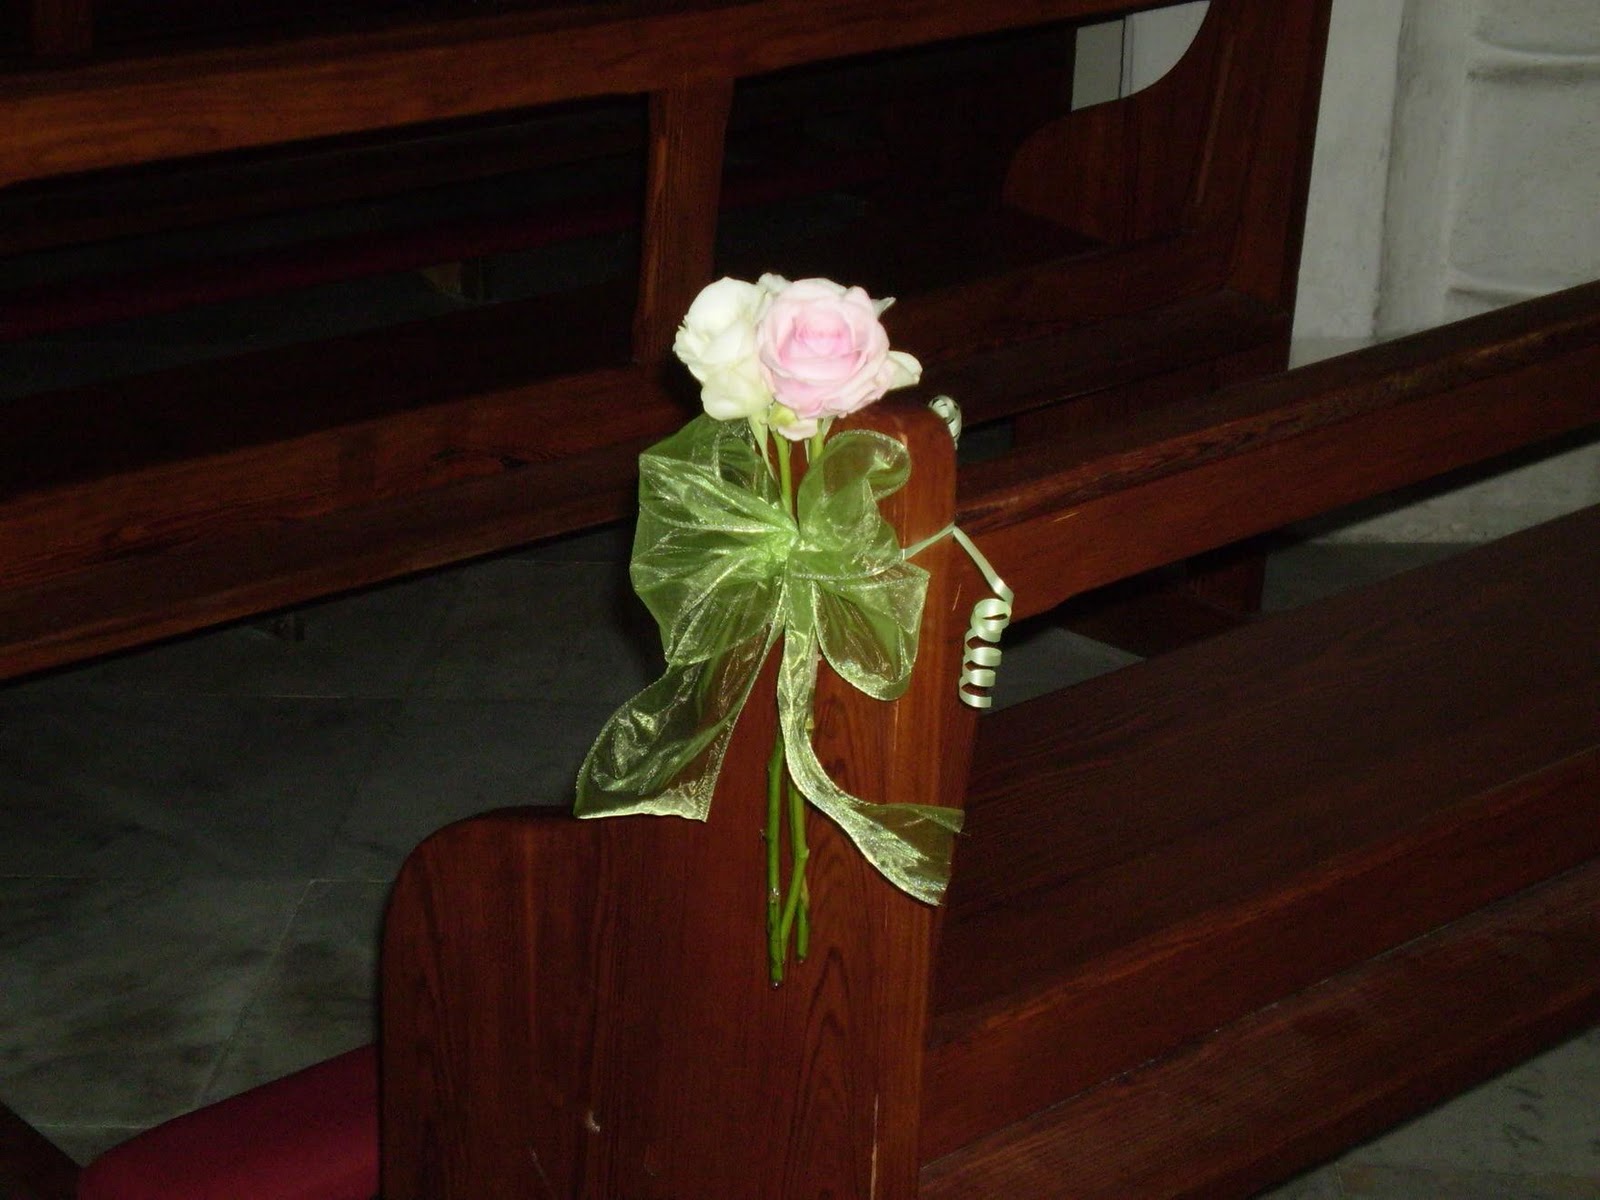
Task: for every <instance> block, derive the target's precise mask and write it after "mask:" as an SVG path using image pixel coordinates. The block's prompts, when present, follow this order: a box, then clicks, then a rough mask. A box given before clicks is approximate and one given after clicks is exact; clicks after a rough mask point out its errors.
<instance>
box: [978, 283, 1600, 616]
mask: <svg viewBox="0 0 1600 1200" xmlns="http://www.w3.org/2000/svg"><path fill="white" fill-rule="evenodd" d="M1597 378H1600V283H1594V284H1586V285H1583V286H1581V287H1576V288H1571V289H1568V290H1567V291H1564V292H1559V293H1557V294H1555V295H1552V296H1547V297H1544V298H1541V299H1538V300H1531V301H1527V302H1525V303H1523V304H1519V305H1515V306H1512V307H1510V308H1506V309H1501V310H1499V311H1498V312H1494V313H1490V314H1487V315H1485V316H1482V317H1477V318H1474V319H1471V320H1467V321H1460V322H1457V323H1455V324H1452V325H1448V326H1445V327H1442V328H1440V329H1436V330H1432V331H1429V332H1427V333H1422V334H1417V335H1415V336H1413V337H1409V338H1404V339H1401V340H1399V341H1395V342H1392V343H1390V344H1388V345H1387V346H1383V347H1379V348H1376V349H1374V350H1368V351H1364V352H1362V353H1360V354H1358V355H1350V356H1346V357H1344V358H1338V359H1331V360H1328V361H1326V362H1322V363H1318V364H1315V365H1313V366H1309V367H1303V368H1301V369H1299V370H1297V371H1291V372H1289V373H1287V374H1285V375H1279V376H1273V377H1271V378H1268V379H1264V380H1261V381H1258V382H1251V383H1244V384H1239V385H1236V386H1234V387H1231V388H1227V389H1225V390H1223V391H1221V392H1218V393H1216V394H1215V395H1214V396H1211V397H1208V398H1206V399H1203V400H1199V401H1196V402H1194V403H1192V404H1188V405H1184V406H1182V407H1175V408H1172V409H1166V410H1161V411H1159V412H1152V413H1150V414H1147V415H1146V416H1143V417H1139V418H1135V419H1132V420H1129V421H1125V422H1122V423H1119V424H1118V425H1116V426H1115V427H1113V428H1110V429H1108V430H1106V431H1105V432H1103V433H1100V434H1095V435H1090V436H1085V437H1083V438H1080V439H1074V440H1073V442H1071V443H1070V444H1046V445H1041V446H1038V447H1035V448H1030V449H1028V450H1026V451H1023V452H1020V453H1017V454H1013V455H1009V456H1006V457H1004V458H1001V459H997V460H994V461H992V462H987V463H980V464H976V465H975V466H973V467H972V468H970V469H969V470H968V471H966V472H965V473H964V474H963V477H962V481H961V482H962V486H961V493H960V499H959V504H958V511H959V519H960V522H961V524H962V526H963V528H965V529H966V530H967V531H968V532H969V533H971V534H972V535H973V536H974V537H976V538H978V540H979V542H980V543H981V544H982V546H983V547H984V550H985V553H987V554H988V555H989V557H990V558H991V559H992V560H993V561H994V563H995V565H996V566H997V567H998V568H999V570H1000V573H1001V574H1002V575H1003V576H1005V578H1006V580H1007V581H1008V582H1009V583H1010V584H1011V585H1012V587H1013V588H1014V589H1015V590H1016V592H1017V597H1018V615H1028V614H1032V613H1038V612H1042V611H1045V610H1047V609H1050V608H1053V607H1054V606H1055V605H1057V604H1058V603H1060V602H1061V601H1063V600H1065V599H1068V598H1069V597H1071V596H1074V595H1077V594H1079V593H1082V592H1085V591H1088V590H1090V589H1092V588H1095V587H1099V586H1101V585H1103V584H1106V583H1111V582H1114V581H1116V580H1119V579H1124V578H1127V577H1128V576H1131V575H1134V574H1137V573H1138V572H1140V571H1144V570H1148V569H1150V568H1152V567H1156V566H1159V565H1161V564H1163V563H1169V562H1174V561H1176V560H1178V559H1182V558H1186V557H1190V556H1192V555H1195V554H1198V553H1201V552H1203V551H1205V550H1209V549H1213V548H1215V547H1217V546H1221V545H1226V544H1228V543H1230V542H1235V541H1238V540H1239V539H1241V538H1245V537H1248V536H1251V535H1253V534H1257V533H1262V532H1265V531H1267V530H1270V529H1274V528H1278V527H1280V526H1282V525H1285V524H1288V523H1290V522H1293V521H1297V520H1301V519H1304V518H1306V517H1310V516H1314V515H1316V514H1319V513H1324V512H1327V511H1329V510H1331V509H1334V508H1337V507H1339V506H1340V505H1343V504H1347V503H1351V502H1353V501H1355V500H1359V499H1364V498H1367V497H1370V496H1376V495H1381V494H1383V493H1384V492H1387V491H1391V490H1393V489H1395V488H1399V487H1403V486H1405V485H1407V484H1411V483H1417V482H1421V481H1423V480H1426V479H1430V478H1433V477H1435V476H1438V475H1441V474H1444V473H1446V472H1448V471H1452V470H1456V469H1458V468H1462V467H1466V466H1471V465H1473V464H1476V463H1480V462H1484V461H1486V460H1488V459H1491V458H1494V457H1496V456H1498V455H1502V454H1505V453H1508V452H1509V451H1511V450H1514V449H1518V448H1521V447H1525V446H1529V445H1533V444H1535V443H1537V442H1539V441H1542V440H1545V439H1549V438H1554V437H1557V436H1559V435H1562V434H1565V433H1570V432H1573V431H1575V430H1580V429H1583V428H1585V427H1587V426H1590V425H1592V424H1594V423H1595V422H1600V388H1597V387H1596V386H1595V382H1594V381H1595V380H1596V379H1597ZM1152 510H1159V511H1161V512H1162V513H1164V514H1166V515H1165V517H1164V520H1163V522H1162V523H1161V525H1160V527H1158V528H1155V527H1151V524H1150V522H1149V520H1148V517H1147V516H1146V515H1145V514H1148V513H1149V512H1150V511H1152ZM1135 533H1137V536H1133V535H1134V534H1135ZM1064 537H1065V538H1070V539H1071V541H1072V544H1073V545H1075V546H1077V547H1079V548H1080V551H1079V553H1077V554H1076V555H1071V556H1064V555H1061V554H1060V552H1059V549H1058V547H1059V545H1060V544H1061V539H1062V538H1064Z"/></svg>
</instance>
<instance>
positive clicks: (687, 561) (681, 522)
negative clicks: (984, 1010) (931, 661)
mask: <svg viewBox="0 0 1600 1200" xmlns="http://www.w3.org/2000/svg"><path fill="white" fill-rule="evenodd" d="M910 470H911V464H910V457H909V455H907V453H906V450H905V447H904V446H902V445H900V443H898V442H896V441H894V440H893V439H892V438H888V437H885V436H883V435H882V434H878V433H871V432H867V431H862V430H852V431H848V432H844V433H840V434H838V435H836V436H835V437H833V438H831V439H829V440H828V442H827V443H826V444H825V445H824V447H823V450H822V453H821V454H820V455H819V456H818V457H817V458H816V459H815V460H814V461H813V462H812V463H811V466H810V469H809V470H808V471H807V473H806V476H805V478H804V480H803V481H802V482H801V484H800V488H799V491H798V493H797V495H796V511H797V513H798V520H796V519H795V518H791V517H790V515H789V513H788V512H787V511H786V510H785V508H784V504H783V500H782V497H781V496H780V494H779V491H778V485H777V483H776V482H775V481H774V480H773V479H772V475H771V472H770V471H769V470H768V469H767V466H766V464H765V462H763V460H762V458H761V456H760V454H759V452H758V451H757V449H756V447H755V445H754V444H753V441H752V439H751V436H750V434H749V431H748V429H747V428H746V427H745V426H744V425H742V424H737V425H736V424H734V423H731V422H722V421H715V420H712V419H711V418H709V417H705V416H700V417H697V418H695V419H694V420H693V421H691V422H690V423H689V424H688V425H686V426H685V427H684V428H683V429H682V430H680V431H679V432H678V433H676V434H674V435H673V436H672V437H670V438H668V439H667V440H666V441H664V442H661V443H659V444H658V445H656V446H653V447H652V448H651V449H650V450H648V451H646V452H645V453H644V454H643V455H641V456H640V459H639V474H640V480H639V509H640V511H639V526H638V532H637V533H636V535H635V539H634V548H633V560H632V564H631V567H630V573H631V575H632V578H633V585H634V589H635V591H637V592H638V594H639V598H640V599H641V600H643V601H644V603H645V605H646V607H648V608H649V609H650V612H651V615H653V616H654V617H655V619H656V623H657V624H658V625H659V626H660V628H661V641H662V645H663V647H664V648H665V651H666V659H667V669H666V672H665V673H664V674H663V675H662V676H661V678H660V679H658V680H656V682H655V683H653V684H651V685H650V686H649V687H647V688H645V690H644V691H642V692H640V693H639V694H638V695H637V696H635V697H634V698H633V699H632V700H630V701H628V702H627V703H626V704H625V705H623V706H622V707H621V708H620V709H618V710H617V711H616V713H614V714H613V715H612V717H611V719H610V720H608V721H607V722H606V724H605V725H604V727H603V728H602V729H601V730H600V736H599V737H598V738H597V739H596V740H595V743H594V745H593V746H592V747H591V748H590V750H589V754H588V757H587V758H585V760H584V763H583V768H582V770H581V771H580V772H579V775H578V800H577V805H576V807H575V810H574V811H575V812H576V813H577V815H578V816H580V817H598V816H621V815H624V814H635V813H648V814H654V815H658V816H663V815H670V816H680V817H690V818H693V819H695V820H701V821H703V820H705V819H706V816H707V814H708V813H709V812H710V809H711V797H712V794H713V792H714V791H715V790H716V783H717V775H718V772H719V771H720V769H721V767H722V759H723V756H724V755H725V754H726V752H727V748H728V741H729V739H730V738H731V737H732V734H733V726H734V722H735V721H736V719H737V718H738V715H739V713H740V711H741V710H742V709H743V707H744V704H745V701H746V699H747V698H748V697H749V695H750V690H751V688H752V686H753V685H754V683H755V680H756V676H757V674H758V673H759V672H760V669H761V664H762V663H763V662H764V661H765V660H766V657H767V653H768V652H769V651H770V650H771V648H772V646H773V645H774V643H775V642H776V641H777V640H778V638H779V636H780V635H781V636H782V638H783V659H782V663H781V664H780V667H779V673H778V717H779V729H780V730H781V732H782V736H783V739H784V750H785V758H786V760H787V762H788V764H789V772H790V776H791V778H792V779H793V780H794V783H795V785H796V786H797V787H798V788H799V789H800V791H801V792H802V793H804V795H805V796H806V798H807V799H808V800H810V801H811V803H812V804H814V805H816V806H817V808H819V809H821V810H822V811H823V812H824V813H826V814H827V815H828V816H829V817H831V818H832V819H833V820H834V821H835V822H837V823H838V824H839V826H840V827H841V828H842V829H843V830H844V831H845V832H846V833H847V834H848V835H849V836H850V838H851V840H852V841H854V842H855V844H856V845H857V846H858V847H859V848H860V850H861V852H862V853H863V854H865V855H866V856H867V859H868V860H869V861H870V862H871V863H872V864H873V865H874V866H875V867H876V868H877V869H878V870H879V871H881V872H883V874H884V875H885V876H886V877H887V878H888V879H889V880H890V881H891V882H892V883H894V884H895V886H897V887H899V888H901V889H902V890H904V891H906V892H908V893H910V894H911V895H913V896H915V897H916V898H917V899H919V900H923V901H926V902H927V903H930V904H937V903H938V902H939V899H940V897H941V896H942V895H943V893H944V888H945V884H946V883H947V881H948V879H949V873H950V852H951V847H952V842H953V840H954V836H955V834H956V832H957V831H958V830H959V829H960V827H961V812H960V810H959V809H954V808H945V807H940V806H936V805H922V804H874V803H870V802H868V801H866V800H862V799H860V798H858V797H856V796H852V795H851V794H850V793H848V792H846V791H844V790H843V789H842V788H840V787H839V786H838V785H837V784H835V783H834V782H833V780H832V779H830V778H829V777H828V774H827V772H826V771H825V770H824V769H823V767H822V764H821V763H820V762H819V761H818V760H817V756H816V752H815V750H814V749H813V748H812V745H811V737H810V732H811V725H812V701H813V699H814V697H815V694H816V684H817V663H818V661H819V656H825V657H826V658H827V660H828V662H829V664H830V665H831V666H832V667H833V669H834V670H835V671H837V672H838V673H839V675H840V676H841V677H842V678H844V679H845V680H847V681H848V682H849V683H850V684H851V685H852V686H854V687H856V688H858V689H859V690H861V691H863V692H865V693H867V694H868V695H869V696H873V697H875V698H877V699H880V700H892V699H894V698H895V697H897V696H899V695H901V694H902V693H903V692H904V691H905V689H906V685H907V684H908V683H909V682H910V678H911V668H912V666H913V665H914V663H915V662H916V657H917V630H918V627H919V625H920V624H921V618H922V604H923V598H924V596H925V594H926V591H927V583H928V576H927V572H925V571H924V570H922V569H921V568H920V567H917V566H914V565H912V564H910V563H908V562H906V561H905V557H904V554H903V553H902V551H901V549H900V544H899V540H898V538H897V537H896V535H895V531H894V528H893V527H892V526H891V525H890V524H889V523H888V522H887V521H885V520H884V519H883V517H882V515H881V514H880V513H879V511H878V501H879V500H881V499H882V498H883V497H885V496H888V495H892V494H893V493H894V492H895V491H897V490H899V488H900V487H901V486H903V485H904V483H905V481H906V478H907V476H908V475H909V474H910Z"/></svg>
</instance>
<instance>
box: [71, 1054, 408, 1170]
mask: <svg viewBox="0 0 1600 1200" xmlns="http://www.w3.org/2000/svg"><path fill="white" fill-rule="evenodd" d="M377 1194H378V1060H377V1055H376V1053H375V1052H374V1049H373V1047H371V1046H363V1047H361V1048H360V1049H359V1050H352V1051H350V1052H349V1053H348V1054H341V1055H340V1056H339V1057H338V1058H330V1059H329V1060H328V1061H327V1062H323V1063H318V1064H317V1065H316V1066H314V1067H308V1068H306V1069H305V1070H304V1071H300V1072H297V1073H296V1074H294V1075H290V1076H287V1077H286V1078H283V1079H279V1080H276V1081H274V1082H272V1083H268V1084H265V1085H263V1086H261V1087H258V1088H252V1089H251V1090H250V1091H248V1092H242V1093H240V1094H239V1095H237V1096H234V1097H232V1098H231V1099H228V1100H223V1101H220V1102H218V1103H216V1104H213V1105H210V1106H208V1107H206V1108H202V1109H200V1110H198V1111H197V1112H192V1113H187V1114H185V1115H184V1116H181V1117H176V1118H174V1119H173V1120H171V1121H168V1122H167V1123H166V1124H164V1125H157V1126H156V1127H155V1128H154V1129H150V1130H146V1131H145V1132H144V1133H141V1134H139V1135H138V1136H137V1137H135V1138H132V1139H130V1140H128V1141H126V1142H123V1143H122V1144H121V1145H120V1146H115V1147H113V1148H112V1149H110V1150H107V1151H106V1152H105V1153H104V1154H102V1155H101V1156H100V1157H99V1158H97V1159H95V1161H94V1162H92V1163H90V1164H89V1166H88V1167H86V1168H85V1169H84V1171H83V1174H82V1175H80V1176H79V1177H78V1200H371V1198H372V1197H373V1196H376V1195H377Z"/></svg>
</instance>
